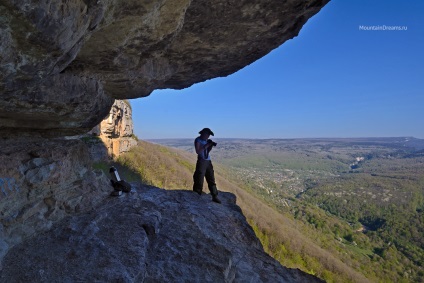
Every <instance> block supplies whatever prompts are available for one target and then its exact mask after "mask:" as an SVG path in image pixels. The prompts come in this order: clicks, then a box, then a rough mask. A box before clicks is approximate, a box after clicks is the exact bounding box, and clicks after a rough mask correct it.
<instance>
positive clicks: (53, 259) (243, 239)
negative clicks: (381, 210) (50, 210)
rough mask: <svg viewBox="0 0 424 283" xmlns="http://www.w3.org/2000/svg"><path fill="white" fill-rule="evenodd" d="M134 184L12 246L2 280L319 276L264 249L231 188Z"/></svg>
mask: <svg viewBox="0 0 424 283" xmlns="http://www.w3.org/2000/svg"><path fill="white" fill-rule="evenodd" d="M134 185H135V187H136V188H133V191H132V192H131V193H129V194H125V195H123V196H122V197H116V198H112V197H111V198H108V199H106V200H105V201H104V203H103V204H101V205H100V206H98V207H97V208H96V209H94V210H92V211H91V212H89V213H86V214H81V215H75V216H72V217H68V218H65V219H64V220H62V221H61V222H58V223H56V224H55V225H54V227H53V228H52V229H51V230H50V231H48V232H45V233H42V234H39V235H37V236H35V237H33V238H30V239H28V240H27V241H25V242H23V243H21V244H19V245H17V246H15V247H14V248H12V249H11V250H10V251H9V253H8V254H7V255H6V257H5V259H4V261H3V270H2V271H1V273H0V282H320V281H319V280H318V279H317V278H315V277H313V276H310V275H308V274H305V273H303V272H301V271H299V270H296V269H288V268H285V267H283V266H281V265H280V264H279V263H278V262H277V261H275V260H274V259H273V258H271V257H270V256H268V255H267V254H266V253H265V252H264V250H263V248H262V246H261V244H260V242H259V240H258V239H257V238H256V236H255V234H254V232H253V230H252V228H251V227H250V226H249V224H248V223H247V221H246V219H245V217H244V216H243V214H242V212H241V210H240V208H239V207H238V206H237V205H236V204H235V201H236V199H235V196H234V195H233V194H230V193H221V194H220V198H221V199H222V204H216V203H214V202H212V201H211V196H210V195H207V194H204V195H202V196H199V195H197V194H195V193H193V192H191V191H166V190H162V189H158V188H155V187H148V186H141V185H136V184H134Z"/></svg>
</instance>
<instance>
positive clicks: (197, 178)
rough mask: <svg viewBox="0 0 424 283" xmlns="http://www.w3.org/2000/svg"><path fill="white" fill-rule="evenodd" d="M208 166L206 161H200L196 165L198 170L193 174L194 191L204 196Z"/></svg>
mask: <svg viewBox="0 0 424 283" xmlns="http://www.w3.org/2000/svg"><path fill="white" fill-rule="evenodd" d="M207 165H208V164H207V162H206V160H202V159H198V160H197V163H196V170H195V171H194V174H193V191H195V192H196V193H198V194H199V195H201V194H202V190H203V180H204V178H205V174H206V168H207Z"/></svg>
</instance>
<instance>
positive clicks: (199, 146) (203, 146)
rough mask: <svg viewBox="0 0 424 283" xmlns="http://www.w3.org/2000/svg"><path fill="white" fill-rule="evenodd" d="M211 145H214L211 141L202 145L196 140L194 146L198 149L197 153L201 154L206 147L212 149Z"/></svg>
mask: <svg viewBox="0 0 424 283" xmlns="http://www.w3.org/2000/svg"><path fill="white" fill-rule="evenodd" d="M211 146H212V144H210V143H207V144H205V145H202V144H201V143H200V142H197V141H195V142H194V147H195V149H196V153H197V154H201V153H202V152H203V151H204V150H205V148H206V149H208V148H209V149H208V150H209V151H210V147H211Z"/></svg>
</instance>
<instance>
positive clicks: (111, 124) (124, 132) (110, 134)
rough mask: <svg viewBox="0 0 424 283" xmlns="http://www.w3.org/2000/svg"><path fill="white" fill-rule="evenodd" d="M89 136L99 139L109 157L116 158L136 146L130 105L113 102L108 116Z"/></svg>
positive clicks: (117, 101)
mask: <svg viewBox="0 0 424 283" xmlns="http://www.w3.org/2000/svg"><path fill="white" fill-rule="evenodd" d="M90 134H91V135H96V136H99V137H100V139H101V140H102V141H103V143H104V146H106V149H107V155H108V156H110V157H118V156H119V155H120V154H122V153H123V152H127V151H129V150H130V149H131V148H132V147H134V146H136V145H137V140H136V139H135V138H134V124H133V120H132V109H131V105H130V103H129V102H128V101H124V100H115V103H113V105H112V108H111V109H110V112H109V115H108V116H107V117H106V118H105V119H103V121H102V122H101V123H100V124H99V125H97V126H96V127H94V128H93V129H92V130H91V132H90ZM99 159H100V158H99Z"/></svg>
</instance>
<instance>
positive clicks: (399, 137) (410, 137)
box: [138, 135, 424, 140]
mask: <svg viewBox="0 0 424 283" xmlns="http://www.w3.org/2000/svg"><path fill="white" fill-rule="evenodd" d="M195 137H197V135H195V136H194V137H184V138H146V139H145V138H140V137H138V138H139V139H141V140H185V139H194V138H195ZM214 138H216V139H233V140H300V139H303V140H308V139H311V140H312V139H329V140H330V139H417V140H424V138H417V137H413V136H392V137H389V136H387V137H383V136H381V137H378V136H375V137H306V138H234V137H233V138H231V137H230V138H229V137H215V136H213V137H211V139H214Z"/></svg>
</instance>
